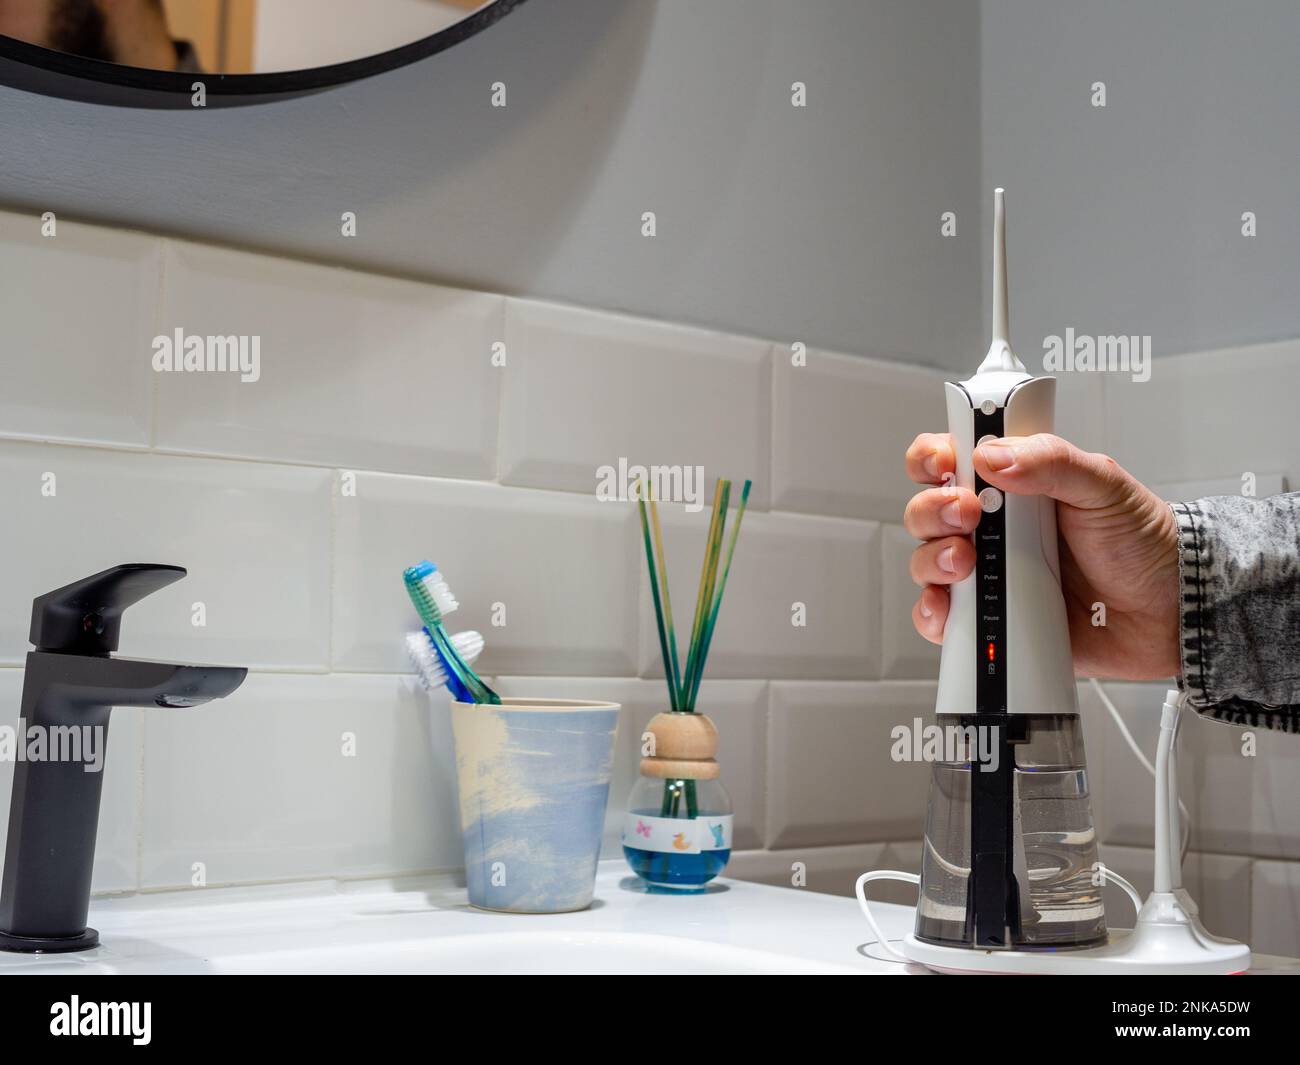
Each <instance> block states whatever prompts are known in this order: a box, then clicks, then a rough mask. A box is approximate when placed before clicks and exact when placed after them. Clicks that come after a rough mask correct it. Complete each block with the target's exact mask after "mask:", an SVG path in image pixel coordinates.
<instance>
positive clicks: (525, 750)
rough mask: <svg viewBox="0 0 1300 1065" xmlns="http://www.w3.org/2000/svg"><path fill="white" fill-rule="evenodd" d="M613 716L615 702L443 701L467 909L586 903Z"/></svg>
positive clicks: (546, 908)
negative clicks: (452, 747) (451, 742)
mask: <svg viewBox="0 0 1300 1065" xmlns="http://www.w3.org/2000/svg"><path fill="white" fill-rule="evenodd" d="M618 712H619V704H618V703H600V702H587V701H581V700H577V701H575V700H566V699H504V700H503V704H502V705H501V706H487V705H476V704H473V703H458V702H453V703H452V704H451V727H452V734H453V736H454V737H455V743H456V779H457V783H458V788H459V792H460V825H461V831H462V833H463V835H464V840H465V881H466V886H467V887H468V888H469V901H470V905H472V906H477V907H479V908H480V909H485V910H505V911H508V912H510V913H566V912H568V911H570V910H581V909H585V908H586V907H587V906H590V905H591V899H592V895H593V893H594V892H595V886H596V861H597V859H598V858H599V857H600V838H601V834H602V831H603V829H604V825H605V806H606V804H607V802H608V800H609V778H610V773H611V771H612V768H613V763H614V733H615V731H616V729H617V727H618Z"/></svg>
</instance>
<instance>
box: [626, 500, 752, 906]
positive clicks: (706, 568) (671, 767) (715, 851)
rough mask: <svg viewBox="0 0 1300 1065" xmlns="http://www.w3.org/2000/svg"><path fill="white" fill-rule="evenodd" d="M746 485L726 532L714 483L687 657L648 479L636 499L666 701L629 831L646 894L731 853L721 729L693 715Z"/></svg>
mask: <svg viewBox="0 0 1300 1065" xmlns="http://www.w3.org/2000/svg"><path fill="white" fill-rule="evenodd" d="M750 487H751V482H750V481H746V482H745V485H744V487H743V488H742V489H741V492H740V503H739V505H738V506H737V507H736V513H735V518H734V520H733V521H732V523H731V536H730V538H729V539H728V538H727V536H726V532H727V509H728V505H729V503H730V499H731V482H730V481H728V480H719V481H718V484H717V487H716V489H715V490H714V493H713V511H712V514H711V516H710V520H709V533H708V538H707V540H706V542H705V547H704V563H703V566H702V567H701V571H700V586H699V591H698V592H697V594H696V597H695V613H694V615H693V618H692V622H691V639H690V644H689V645H688V647H687V652H686V661H685V663H682V662H681V660H680V659H679V657H678V653H677V633H676V629H675V627H674V624H673V607H672V598H671V596H670V595H669V592H668V568H667V565H666V563H665V559H664V539H663V529H662V528H661V526H660V524H659V508H658V505H657V503H656V501H655V499H654V498H653V496H652V495H651V493H650V491H649V489H648V487H647V485H646V484H645V483H644V482H643V483H642V484H641V490H640V493H639V498H638V500H637V506H638V507H639V509H640V512H641V537H642V540H643V541H644V543H645V557H646V567H647V569H648V571H649V576H650V592H651V598H652V599H653V601H654V608H655V623H656V626H657V628H658V634H659V651H660V654H661V655H662V656H663V663H664V679H665V681H666V683H667V685H668V705H669V708H670V709H669V711H668V712H666V713H661V714H656V715H655V717H654V718H653V719H652V720H651V722H650V724H649V726H648V727H647V730H646V743H645V747H644V748H643V751H642V754H643V757H642V759H641V776H640V779H639V780H638V781H637V783H636V785H635V786H634V787H633V788H632V794H631V795H630V796H629V798H628V803H627V810H628V813H627V821H626V824H625V826H624V829H623V853H624V855H625V856H626V857H627V860H628V864H629V865H630V866H631V867H632V870H633V872H635V873H636V874H637V876H639V877H641V878H642V879H643V880H644V881H645V882H646V885H647V888H648V890H650V891H666V892H673V893H694V892H700V891H703V890H704V887H705V885H706V884H707V883H708V882H709V881H710V880H712V879H713V878H714V877H715V876H717V875H718V874H719V873H720V872H722V869H723V868H724V867H725V866H726V864H727V860H728V859H729V858H730V857H731V831H732V816H731V799H730V797H729V796H728V795H727V792H726V789H725V788H724V787H723V786H722V783H721V782H720V781H719V780H718V774H719V768H718V762H717V758H716V755H717V753H718V731H717V729H716V728H715V727H714V724H713V722H712V721H710V720H709V718H708V717H707V716H706V715H704V714H701V713H698V712H697V710H696V699H697V698H698V697H699V692H700V683H701V681H702V680H703V679H704V666H705V663H706V662H707V661H708V656H709V647H710V646H711V644H712V643H713V634H714V632H715V631H716V629H717V624H718V613H719V611H720V610H721V608H722V594H723V592H725V591H726V588H727V578H728V576H729V575H730V573H731V562H732V559H733V557H734V556H735V553H736V539H737V537H738V536H739V535H740V523H741V521H742V519H743V518H744V516H745V507H746V505H747V504H748V502H749V490H750ZM724 541H725V542H726V554H725V559H724V556H723V543H724Z"/></svg>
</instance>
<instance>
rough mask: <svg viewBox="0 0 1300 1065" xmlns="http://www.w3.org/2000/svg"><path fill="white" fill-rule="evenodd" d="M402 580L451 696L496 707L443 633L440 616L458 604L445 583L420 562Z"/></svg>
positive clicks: (498, 702)
mask: <svg viewBox="0 0 1300 1065" xmlns="http://www.w3.org/2000/svg"><path fill="white" fill-rule="evenodd" d="M402 580H403V582H404V583H405V584H406V594H407V595H409V596H410V597H411V602H412V603H413V604H414V605H415V609H416V611H417V612H418V613H419V615H420V620H421V621H423V622H424V628H425V631H426V632H427V633H428V634H429V640H430V641H431V642H432V644H433V648H434V650H436V651H437V653H438V658H439V659H440V660H441V662H442V664H443V666H444V668H445V671H446V673H447V677H448V687H449V688H450V689H451V691H452V692H453V694H456V695H458V696H459V695H468V696H469V697H470V698H469V699H468V700H464V701H467V702H475V703H492V704H495V705H497V706H500V705H501V697H500V696H499V695H497V693H496V692H494V691H493V690H492V689H491V688H489V687H488V686H487V685H486V684H484V683H483V681H482V680H481V679H480V678H479V676H478V674H477V673H475V672H474V671H473V670H472V669H470V668H469V666H468V665H466V664H465V662H464V660H463V659H462V658H461V656H460V653H459V652H458V651H457V650H456V647H455V645H454V644H453V643H452V640H451V637H450V636H448V635H447V630H446V629H444V628H443V626H442V617H443V615H444V614H450V613H451V612H452V611H453V610H455V609H456V608H457V607H458V606H459V605H460V604H459V603H457V602H456V597H455V596H454V595H452V594H451V589H450V588H448V587H447V582H446V581H445V580H444V579H443V576H442V574H441V573H440V572H438V567H437V566H435V565H434V564H433V563H432V562H428V561H424V562H420V563H418V564H416V565H414V566H410V567H408V568H407V569H406V571H405V572H404V573H403V574H402Z"/></svg>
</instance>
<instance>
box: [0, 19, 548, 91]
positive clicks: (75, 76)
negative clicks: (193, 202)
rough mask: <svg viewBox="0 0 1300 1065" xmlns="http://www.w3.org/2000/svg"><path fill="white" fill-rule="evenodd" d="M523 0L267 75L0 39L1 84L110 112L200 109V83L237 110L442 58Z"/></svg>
mask: <svg viewBox="0 0 1300 1065" xmlns="http://www.w3.org/2000/svg"><path fill="white" fill-rule="evenodd" d="M523 2H524V0H496V2H495V3H493V4H491V5H490V6H488V7H485V8H481V9H480V10H478V11H475V12H474V13H473V14H472V15H469V16H467V17H466V18H464V19H462V20H461V21H460V22H457V23H456V24H455V25H454V26H448V27H447V28H446V29H445V30H441V31H439V32H438V33H434V34H430V35H429V36H428V37H422V38H421V39H420V40H418V41H412V42H411V43H410V44H404V45H402V46H401V47H400V48H393V49H390V50H389V51H387V52H379V53H377V54H375V55H371V56H365V57H364V58H362V59H353V60H349V61H348V62H346V63H333V64H331V65H329V66H323V67H312V68H310V69H308V70H286V71H281V72H277V73H274V74H193V73H184V72H179V71H172V70H147V69H145V68H143V67H128V66H121V65H119V64H117V63H105V62H101V61H100V60H97V59H84V58H82V57H81V56H72V55H67V54H65V53H63V52H55V51H52V50H50V49H48V48H42V47H40V46H39V45H35V44H28V43H27V42H26V41H19V40H15V39H14V38H12V37H5V36H0V84H4V85H8V86H10V87H11V88H15V89H21V90H23V91H24V92H34V93H40V94H41V95H43V96H57V97H61V98H62V99H65V100H80V101H82V102H84V103H94V104H106V105H109V106H114V107H149V108H158V109H168V110H195V111H199V110H203V109H204V108H201V107H195V106H194V105H193V103H192V102H191V97H192V96H193V94H194V91H195V88H194V86H195V83H196V82H202V83H203V87H204V96H205V99H206V103H205V105H204V106H205V107H206V108H212V107H242V106H247V105H249V104H259V103H270V102H273V101H276V100H287V99H292V98H293V97H295V96H307V95H309V94H311V93H317V92H322V91H323V90H325V89H331V88H334V87H335V86H337V85H345V84H347V83H348V82H353V81H359V80H361V79H362V78H369V77H373V76H374V75H375V74H383V73H385V72H386V71H389V70H396V69H397V68H398V67H404V66H406V65H407V64H408V63H414V62H416V61H417V60H420V59H424V58H426V57H427V56H431V55H435V54H436V53H438V52H442V51H445V50H446V49H448V48H450V47H452V45H455V44H459V43H460V42H461V41H463V40H465V39H466V38H468V37H472V36H474V34H476V33H478V32H480V31H481V30H484V29H487V27H489V26H491V25H492V24H493V23H495V22H497V21H498V20H499V19H502V18H504V17H505V16H506V15H508V14H509V13H510V12H511V11H513V10H514V9H515V8H516V7H518V6H519V5H520V4H522V3H523Z"/></svg>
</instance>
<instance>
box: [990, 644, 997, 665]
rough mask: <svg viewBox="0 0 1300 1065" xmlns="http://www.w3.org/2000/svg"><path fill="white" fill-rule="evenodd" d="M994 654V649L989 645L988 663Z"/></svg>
mask: <svg viewBox="0 0 1300 1065" xmlns="http://www.w3.org/2000/svg"><path fill="white" fill-rule="evenodd" d="M995 654H996V651H995V649H994V647H993V644H989V661H990V662H992V661H993V659H994V656H995Z"/></svg>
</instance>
